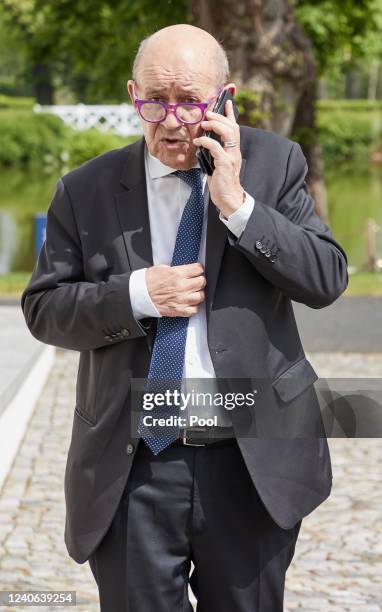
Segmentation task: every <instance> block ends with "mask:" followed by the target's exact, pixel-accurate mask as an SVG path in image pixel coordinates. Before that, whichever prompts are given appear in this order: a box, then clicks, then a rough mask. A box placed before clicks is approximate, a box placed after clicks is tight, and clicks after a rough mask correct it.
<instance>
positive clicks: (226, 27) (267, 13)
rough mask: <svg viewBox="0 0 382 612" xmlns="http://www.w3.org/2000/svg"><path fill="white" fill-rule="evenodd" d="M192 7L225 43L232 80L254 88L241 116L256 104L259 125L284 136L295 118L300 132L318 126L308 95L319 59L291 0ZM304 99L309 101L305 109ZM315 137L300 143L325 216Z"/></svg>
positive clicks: (200, 2) (226, 0)
mask: <svg viewBox="0 0 382 612" xmlns="http://www.w3.org/2000/svg"><path fill="white" fill-rule="evenodd" d="M189 11H190V14H191V16H192V18H193V21H194V23H195V25H197V26H199V27H201V28H203V29H205V30H207V31H208V32H210V33H211V34H212V35H213V36H215V38H217V40H219V41H220V42H221V44H222V45H223V46H224V48H225V49H226V51H227V53H228V57H229V60H230V68H231V80H232V81H234V82H235V83H236V84H237V87H238V88H239V89H243V90H248V91H250V92H253V93H254V102H252V108H250V109H248V112H246V113H244V114H243V115H241V118H239V122H241V123H243V122H245V123H248V117H249V116H250V114H251V111H253V110H255V111H256V119H257V121H256V126H257V127H261V128H263V129H268V130H272V131H274V132H277V133H279V134H281V135H283V136H290V135H291V134H292V132H293V129H294V125H295V124H296V121H297V123H298V127H299V131H300V133H302V132H303V128H304V127H305V128H306V129H305V132H309V133H310V130H312V129H313V130H314V127H315V126H314V101H315V98H312V99H311V100H308V97H309V94H308V92H309V91H311V90H312V89H313V90H314V91H316V78H317V72H316V63H315V59H314V56H313V52H312V49H311V44H310V41H309V39H308V38H307V36H306V35H305V34H304V32H303V31H302V29H301V27H300V26H299V24H298V23H297V20H296V18H295V14H294V10H293V6H292V5H291V3H290V2H289V1H288V0H236V1H235V2H232V0H219V1H218V0H193V1H190V4H189ZM303 99H305V100H308V101H309V104H311V107H310V109H308V110H307V113H305V112H303V111H304V110H305V109H304V106H303V105H304V101H303ZM297 110H298V117H296V111H297ZM252 116H253V114H252ZM295 117H296V121H295ZM304 120H305V121H306V124H304ZM313 140H314V139H312V138H309V139H305V141H304V142H302V146H303V150H304V153H305V155H306V157H307V158H308V160H309V163H310V164H312V168H310V172H309V177H308V187H309V190H312V192H313V191H314V192H315V193H314V197H315V198H316V210H317V212H318V214H319V215H320V216H321V215H322V214H323V211H326V198H325V186H324V182H323V177H322V164H321V154H320V148H319V145H318V144H317V143H316V142H313ZM312 195H313V193H312Z"/></svg>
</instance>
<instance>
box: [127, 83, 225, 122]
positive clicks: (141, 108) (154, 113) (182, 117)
mask: <svg viewBox="0 0 382 612" xmlns="http://www.w3.org/2000/svg"><path fill="white" fill-rule="evenodd" d="M223 88H224V86H223V85H222V86H221V87H220V89H219V90H218V92H217V93H216V94H215V95H214V96H213V97H212V98H210V99H209V100H208V102H200V103H199V102H177V103H176V104H168V103H167V102H160V101H159V100H140V99H139V98H137V97H136V96H135V84H134V106H135V107H136V108H137V109H138V113H139V115H140V116H141V117H142V119H143V120H144V121H147V122H148V123H160V122H161V121H164V120H165V119H166V117H167V113H168V111H169V110H173V111H174V115H175V117H176V118H177V120H178V122H179V123H187V124H188V125H193V124H195V123H200V121H203V118H204V115H205V112H206V109H207V107H208V105H209V104H210V103H211V102H212V100H214V99H215V98H217V97H218V96H219V95H220V93H221V92H222V91H223Z"/></svg>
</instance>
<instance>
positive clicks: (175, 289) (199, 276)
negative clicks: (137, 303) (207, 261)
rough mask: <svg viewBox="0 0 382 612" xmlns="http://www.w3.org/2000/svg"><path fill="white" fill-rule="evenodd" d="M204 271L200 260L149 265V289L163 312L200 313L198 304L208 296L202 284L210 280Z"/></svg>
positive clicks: (165, 314) (181, 314)
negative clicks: (182, 263) (176, 264)
mask: <svg viewBox="0 0 382 612" xmlns="http://www.w3.org/2000/svg"><path fill="white" fill-rule="evenodd" d="M203 271H204V269H203V266H202V264H201V263H199V262H196V263H192V264H186V265H183V266H168V265H166V264H160V265H158V266H151V267H150V268H147V270H146V285H147V290H148V292H149V295H150V298H151V299H152V301H153V302H154V304H155V306H156V308H157V309H158V311H159V312H160V314H161V315H162V316H165V317H190V316H191V315H193V314H196V313H197V310H198V307H197V305H198V304H200V303H201V302H203V301H204V299H205V295H204V291H203V288H204V287H205V286H206V283H207V281H206V278H205V276H204V274H203Z"/></svg>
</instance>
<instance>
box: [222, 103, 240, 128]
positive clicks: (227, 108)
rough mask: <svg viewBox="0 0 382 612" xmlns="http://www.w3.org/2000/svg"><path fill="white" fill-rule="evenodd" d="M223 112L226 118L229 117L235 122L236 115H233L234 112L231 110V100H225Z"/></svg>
mask: <svg viewBox="0 0 382 612" xmlns="http://www.w3.org/2000/svg"><path fill="white" fill-rule="evenodd" d="M225 114H226V115H227V117H228V119H230V120H231V121H233V122H234V123H236V124H237V125H238V123H237V121H236V117H235V113H234V112H233V103H232V100H227V101H226V103H225Z"/></svg>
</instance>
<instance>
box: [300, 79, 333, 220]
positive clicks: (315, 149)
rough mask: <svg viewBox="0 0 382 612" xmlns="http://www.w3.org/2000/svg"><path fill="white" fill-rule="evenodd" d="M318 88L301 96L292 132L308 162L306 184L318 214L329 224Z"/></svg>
mask: <svg viewBox="0 0 382 612" xmlns="http://www.w3.org/2000/svg"><path fill="white" fill-rule="evenodd" d="M317 87H318V84H317V82H315V83H313V84H312V85H310V86H309V87H307V88H306V89H305V91H304V92H303V94H302V95H301V97H300V100H299V103H298V106H297V109H296V113H295V119H294V124H293V129H292V132H293V134H294V135H296V136H297V138H298V140H299V142H300V144H301V146H302V148H303V151H304V154H305V157H306V161H307V162H308V174H307V177H306V182H307V185H308V186H309V191H310V193H311V195H312V197H313V198H314V201H315V203H316V212H317V214H318V215H319V217H320V218H321V219H322V221H324V223H327V222H328V211H327V199H326V188H325V182H324V179H323V162H322V155H321V146H320V142H319V139H318V138H317V126H316V100H317Z"/></svg>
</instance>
